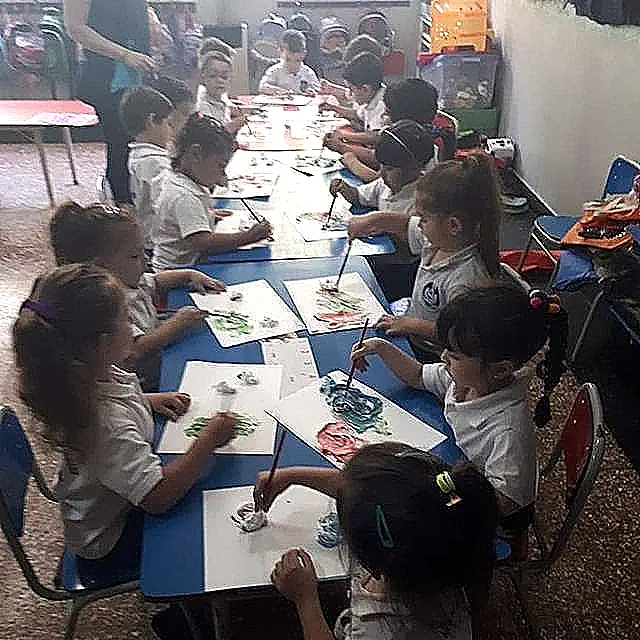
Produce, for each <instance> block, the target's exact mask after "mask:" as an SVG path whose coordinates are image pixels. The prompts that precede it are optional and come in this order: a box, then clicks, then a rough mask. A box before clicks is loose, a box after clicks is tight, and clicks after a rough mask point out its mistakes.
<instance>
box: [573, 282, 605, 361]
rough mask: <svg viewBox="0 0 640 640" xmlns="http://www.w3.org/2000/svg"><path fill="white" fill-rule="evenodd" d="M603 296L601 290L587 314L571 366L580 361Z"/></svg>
mask: <svg viewBox="0 0 640 640" xmlns="http://www.w3.org/2000/svg"><path fill="white" fill-rule="evenodd" d="M603 296H604V289H601V290H600V291H598V293H597V294H596V295H595V297H594V299H593V302H592V303H591V306H590V307H589V312H588V313H587V317H586V318H585V319H584V322H583V323H582V329H581V330H580V335H579V336H578V339H577V340H576V344H575V346H574V347H573V351H572V352H571V356H570V357H569V364H570V365H571V366H573V365H575V363H576V360H577V359H578V354H579V353H580V350H581V349H582V344H583V343H584V341H585V338H586V337H587V333H588V331H589V327H590V326H591V323H592V322H593V318H594V316H595V314H596V311H597V310H598V307H599V306H600V300H602V298H603Z"/></svg>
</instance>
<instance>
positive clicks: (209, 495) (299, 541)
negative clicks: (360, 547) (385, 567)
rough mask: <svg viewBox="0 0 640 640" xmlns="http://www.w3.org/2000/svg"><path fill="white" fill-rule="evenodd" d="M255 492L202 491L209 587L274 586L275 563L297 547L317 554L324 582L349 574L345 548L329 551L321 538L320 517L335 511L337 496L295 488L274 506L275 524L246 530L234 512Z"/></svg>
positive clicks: (316, 562)
mask: <svg viewBox="0 0 640 640" xmlns="http://www.w3.org/2000/svg"><path fill="white" fill-rule="evenodd" d="M252 492H253V487H235V488H232V489H215V490H212V491H204V492H203V494H202V506H203V509H202V511H203V534H204V535H203V537H204V588H205V590H206V591H223V590H227V589H241V588H243V587H257V586H266V585H270V584H271V580H270V575H271V571H273V567H274V566H275V564H276V562H277V561H278V560H280V558H281V557H282V554H283V553H284V552H285V551H288V550H289V549H292V548H302V549H304V550H305V551H307V552H308V553H309V554H310V555H311V557H312V558H313V562H314V565H315V568H316V573H317V575H318V578H320V579H321V580H322V579H327V578H342V577H344V576H345V575H346V573H347V572H346V569H345V566H344V564H343V562H342V560H341V558H340V551H339V548H338V547H335V548H333V549H325V548H324V547H323V546H322V545H320V544H318V542H317V541H316V529H317V523H318V520H319V519H320V518H321V517H322V516H324V515H326V514H327V513H329V512H330V511H332V510H333V511H335V502H334V500H331V499H330V498H328V497H327V496H325V495H322V494H321V493H318V492H317V491H313V490H312V489H308V488H306V487H300V486H293V487H290V488H289V489H287V490H286V491H285V492H284V493H283V494H282V495H280V496H279V497H278V498H277V499H276V501H275V502H274V503H273V506H272V507H271V509H270V510H269V514H268V518H269V524H268V525H267V526H266V527H263V528H262V529H260V530H258V531H254V532H253V533H245V532H243V531H241V530H240V529H239V528H238V527H237V526H236V525H235V524H234V523H233V522H232V521H231V514H232V513H235V511H236V509H237V508H238V506H239V505H240V504H241V503H243V502H246V501H248V500H252V499H253V497H252Z"/></svg>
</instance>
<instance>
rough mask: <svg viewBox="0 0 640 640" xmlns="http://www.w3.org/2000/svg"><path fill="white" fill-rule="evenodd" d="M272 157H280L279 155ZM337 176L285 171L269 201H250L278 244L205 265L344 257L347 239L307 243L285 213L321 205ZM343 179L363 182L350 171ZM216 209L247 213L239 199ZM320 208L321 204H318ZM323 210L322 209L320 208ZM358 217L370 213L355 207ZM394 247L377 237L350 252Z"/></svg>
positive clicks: (219, 204)
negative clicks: (265, 220) (270, 227)
mask: <svg viewBox="0 0 640 640" xmlns="http://www.w3.org/2000/svg"><path fill="white" fill-rule="evenodd" d="M269 155H277V152H275V153H273V154H269ZM337 175H338V174H336V173H332V174H325V175H324V176H315V177H310V176H305V175H303V174H301V173H300V172H299V171H296V170H294V169H289V168H284V169H283V174H282V175H281V177H280V179H279V180H278V183H276V189H275V190H274V193H273V195H272V196H271V197H270V198H250V199H248V202H249V203H250V206H251V207H252V208H253V209H254V210H255V211H257V212H259V213H260V214H261V215H266V217H267V218H268V219H269V221H270V222H271V223H272V224H273V225H274V230H275V233H274V235H275V237H276V242H274V243H273V244H272V245H270V246H263V247H254V248H253V249H240V250H238V251H231V252H228V253H222V254H219V255H211V256H209V257H208V258H207V260H206V262H207V263H209V264H211V263H221V262H256V261H258V260H291V259H297V258H331V257H335V256H339V255H342V254H343V253H344V252H345V250H346V248H347V243H348V240H347V238H337V239H334V240H318V241H315V242H306V241H305V240H304V239H303V238H302V236H301V235H300V234H299V233H298V232H297V230H296V228H295V225H294V224H293V222H291V221H290V220H289V218H288V217H287V216H286V215H285V214H284V213H283V210H284V208H285V207H287V208H291V207H292V206H293V207H296V208H297V210H298V211H299V212H301V211H304V210H305V209H306V210H307V211H308V210H309V203H310V202H311V203H313V202H317V203H322V202H324V200H326V198H327V195H328V193H329V182H331V179H332V178H335V177H337ZM340 176H341V177H343V178H344V179H346V180H347V181H348V182H350V183H351V184H357V183H361V181H360V180H358V179H357V178H356V177H355V176H354V175H353V174H352V173H351V172H349V171H347V170H346V169H343V170H342V171H341V172H340ZM287 181H289V182H293V183H294V185H295V186H296V187H297V186H298V185H299V188H295V189H293V188H291V185H289V188H287V185H286V183H287ZM213 202H214V206H215V207H216V208H217V209H231V210H234V211H246V209H245V207H244V205H243V204H242V202H241V201H240V200H236V199H233V200H232V199H222V198H216V199H214V201H213ZM318 206H320V205H318ZM320 210H322V209H320ZM352 210H353V212H354V213H355V214H358V213H363V212H364V211H369V209H364V208H362V207H359V208H358V207H355V208H352ZM395 250H396V249H395V245H394V244H393V242H392V240H391V239H390V238H389V237H388V236H377V237H375V238H363V239H358V240H355V241H354V242H353V246H352V247H351V253H352V254H353V255H356V256H370V255H378V254H382V253H393V252H394V251H395Z"/></svg>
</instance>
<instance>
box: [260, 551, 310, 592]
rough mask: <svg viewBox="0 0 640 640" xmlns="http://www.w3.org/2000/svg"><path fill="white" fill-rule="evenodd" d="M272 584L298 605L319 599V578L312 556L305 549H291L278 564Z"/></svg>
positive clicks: (273, 573) (272, 574)
mask: <svg viewBox="0 0 640 640" xmlns="http://www.w3.org/2000/svg"><path fill="white" fill-rule="evenodd" d="M271 582H273V584H274V585H275V587H276V589H277V590H278V591H279V592H280V593H281V594H282V595H283V596H284V597H285V598H287V600H291V602H293V603H294V604H296V605H299V604H301V603H302V602H305V601H308V600H309V599H312V598H317V597H318V576H317V575H316V570H315V567H314V566H313V560H312V559H311V556H310V555H309V554H308V553H307V552H306V551H304V550H303V549H289V551H287V552H286V553H285V554H284V555H283V556H282V558H281V559H280V560H279V561H278V562H276V566H275V567H274V569H273V571H272V572H271Z"/></svg>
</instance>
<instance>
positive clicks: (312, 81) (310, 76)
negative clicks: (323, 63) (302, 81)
mask: <svg viewBox="0 0 640 640" xmlns="http://www.w3.org/2000/svg"><path fill="white" fill-rule="evenodd" d="M307 82H308V83H309V89H311V90H313V91H315V92H318V91H320V80H318V76H317V75H316V72H315V71H314V70H313V69H312V68H311V67H307Z"/></svg>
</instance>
